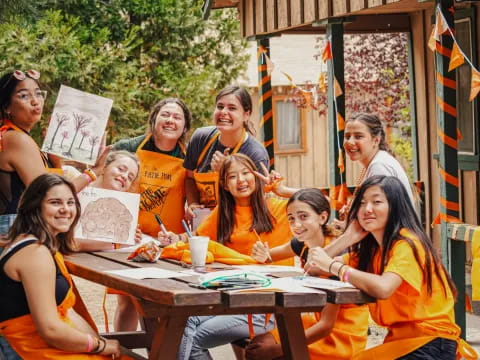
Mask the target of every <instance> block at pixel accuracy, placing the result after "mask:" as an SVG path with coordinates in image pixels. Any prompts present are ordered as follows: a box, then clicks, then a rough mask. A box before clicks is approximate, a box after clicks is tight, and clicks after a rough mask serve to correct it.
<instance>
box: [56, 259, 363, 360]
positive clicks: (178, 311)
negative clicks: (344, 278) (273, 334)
mask: <svg viewBox="0 0 480 360" xmlns="http://www.w3.org/2000/svg"><path fill="white" fill-rule="evenodd" d="M126 258H127V254H125V253H118V252H95V253H78V254H74V255H69V256H66V257H65V262H66V265H67V267H68V270H69V271H70V273H71V274H72V275H75V276H79V277H81V278H84V279H86V280H90V281H93V282H95V283H98V284H102V285H105V286H108V287H110V288H113V289H116V290H121V291H124V292H126V293H128V294H130V295H131V296H132V297H133V300H134V303H135V306H136V308H137V311H138V312H139V314H140V316H141V325H142V331H135V332H121V333H109V334H104V335H105V336H106V337H109V338H116V339H118V340H119V341H120V343H121V344H122V346H124V347H125V348H128V349H136V348H147V349H148V350H149V357H148V358H149V359H164V360H167V359H172V360H173V359H176V355H177V351H178V346H179V344H180V341H181V338H182V335H183V331H184V328H185V324H186V322H187V319H188V317H189V316H192V315H233V314H267V313H273V314H275V318H276V321H277V326H278V329H279V333H280V337H281V341H282V347H283V351H284V354H285V358H286V359H308V358H309V356H308V349H307V345H306V340H305V334H304V331H303V325H302V321H301V313H302V312H319V311H321V310H322V308H323V306H324V305H325V304H326V302H330V303H335V304H363V303H366V302H368V301H371V298H370V297H368V296H367V295H365V294H364V293H362V292H361V291H360V290H358V289H352V288H345V289H336V290H324V291H322V290H318V291H317V292H315V293H286V292H254V291H252V292H229V291H218V290H210V289H197V288H193V287H191V286H189V283H197V278H198V277H197V276H188V277H178V278H173V279H145V280H136V279H132V278H127V277H123V276H119V275H113V274H110V273H105V271H106V270H120V269H129V268H139V267H159V268H162V269H166V270H174V271H181V270H185V268H182V266H181V264H180V263H179V262H178V261H174V260H162V259H161V260H159V261H157V262H156V263H139V262H132V261H128V260H126ZM214 266H215V267H217V266H218V267H225V269H228V268H231V267H229V266H228V265H222V264H214ZM292 275H298V273H291V272H290V273H276V274H275V276H277V277H278V276H280V277H283V276H292ZM300 329H302V331H300Z"/></svg>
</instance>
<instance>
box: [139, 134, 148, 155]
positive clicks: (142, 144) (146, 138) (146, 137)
mask: <svg viewBox="0 0 480 360" xmlns="http://www.w3.org/2000/svg"><path fill="white" fill-rule="evenodd" d="M151 137H152V134H148V135H147V136H145V139H143V141H142V142H141V143H140V145H139V146H138V148H137V151H138V150H142V149H143V146H144V145H145V144H146V142H147V141H148V140H150V138H151Z"/></svg>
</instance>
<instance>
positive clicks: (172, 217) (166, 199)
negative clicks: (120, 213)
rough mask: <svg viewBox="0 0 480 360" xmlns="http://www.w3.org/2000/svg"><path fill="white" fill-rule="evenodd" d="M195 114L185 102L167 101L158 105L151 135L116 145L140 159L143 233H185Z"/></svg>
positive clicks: (151, 123) (153, 115) (151, 115)
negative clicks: (186, 164) (187, 141)
mask: <svg viewBox="0 0 480 360" xmlns="http://www.w3.org/2000/svg"><path fill="white" fill-rule="evenodd" d="M190 124H191V114H190V111H189V110H188V108H187V106H186V105H185V103H184V102H183V101H181V100H180V99H177V98H167V99H163V100H161V101H159V102H158V103H157V104H155V105H154V107H153V108H152V111H151V113H150V117H149V126H150V131H149V134H147V135H143V136H139V137H136V138H133V139H125V140H121V141H119V142H118V143H116V144H114V146H113V147H114V149H116V150H127V151H130V152H135V153H136V154H137V156H138V158H139V159H140V173H139V180H138V184H137V185H138V188H137V192H138V193H139V194H140V213H139V219H138V222H139V225H140V229H141V230H142V232H144V233H146V234H148V235H150V236H153V237H155V238H156V237H157V234H158V232H159V231H160V227H159V225H158V224H157V222H156V221H155V215H158V216H160V218H161V219H162V221H163V223H164V224H165V227H166V228H167V229H168V230H170V231H174V232H181V231H182V224H181V221H182V219H183V217H184V214H185V210H184V209H185V187H184V186H185V169H184V168H183V158H184V156H185V148H184V146H183V140H184V137H185V135H186V133H187V132H188V130H189V129H190Z"/></svg>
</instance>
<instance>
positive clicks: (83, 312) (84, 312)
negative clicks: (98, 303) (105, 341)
mask: <svg viewBox="0 0 480 360" xmlns="http://www.w3.org/2000/svg"><path fill="white" fill-rule="evenodd" d="M72 291H73V293H74V294H75V305H73V310H75V312H76V313H77V314H78V315H80V316H81V317H82V318H83V319H84V320H85V321H86V322H87V323H88V325H90V326H91V327H92V329H93V330H95V331H96V332H97V333H98V328H97V325H96V324H95V321H94V320H93V318H92V316H91V315H90V313H89V312H88V309H87V307H86V306H85V303H84V302H83V299H82V297H81V296H80V293H79V292H78V289H77V286H76V285H75V283H74V282H73V281H72Z"/></svg>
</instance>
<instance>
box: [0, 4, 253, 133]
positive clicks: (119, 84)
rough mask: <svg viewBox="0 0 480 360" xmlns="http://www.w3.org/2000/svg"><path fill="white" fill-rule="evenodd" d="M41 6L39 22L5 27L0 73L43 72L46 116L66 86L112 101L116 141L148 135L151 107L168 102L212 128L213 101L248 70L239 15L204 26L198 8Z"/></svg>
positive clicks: (214, 17)
mask: <svg viewBox="0 0 480 360" xmlns="http://www.w3.org/2000/svg"><path fill="white" fill-rule="evenodd" d="M35 3H36V6H37V8H36V13H35V15H33V13H24V14H21V15H19V16H17V17H16V18H15V19H13V20H9V21H6V22H4V23H3V24H0V68H1V69H5V70H12V69H17V68H22V69H29V68H34V69H36V70H38V71H40V72H41V73H42V78H41V80H42V82H43V84H44V85H45V86H46V87H47V90H49V92H50V93H52V95H51V96H49V99H48V101H47V104H46V109H45V110H44V113H47V114H48V113H49V112H51V110H52V107H53V102H54V99H55V97H56V93H57V91H58V89H59V86H60V84H65V85H68V86H71V87H74V88H77V89H80V90H84V91H88V92H91V93H95V94H98V95H102V96H105V97H109V98H112V99H114V105H113V109H112V119H111V122H110V125H114V126H112V127H111V128H110V135H111V137H112V140H116V139H118V138H125V137H131V136H134V135H138V134H140V133H142V132H144V130H145V125H146V122H147V116H148V112H149V109H150V107H151V106H152V105H153V104H154V103H155V102H157V101H158V100H160V99H161V98H164V97H167V96H176V97H180V98H182V99H183V100H184V101H185V102H186V103H187V104H188V105H189V107H190V109H191V110H192V113H193V115H194V125H196V126H198V125H202V124H204V123H206V122H208V121H209V119H210V114H211V111H212V108H213V100H214V95H215V93H216V92H217V91H218V90H219V89H221V88H222V87H224V86H226V85H227V84H229V83H230V82H231V81H233V80H234V79H236V78H237V77H238V76H239V74H240V73H241V72H242V71H243V70H244V68H245V66H246V60H247V55H245V52H244V50H245V47H246V43H245V41H244V40H243V39H241V37H240V33H239V30H238V26H239V24H238V19H236V14H235V12H234V11H233V10H231V11H230V10H227V11H213V12H212V13H211V16H210V19H209V20H208V21H204V20H203V19H202V17H201V4H202V1H200V0H110V1H97V0H64V1H57V0H38V1H37V2H35ZM0 13H1V11H0ZM38 14H40V15H38ZM37 15H38V16H37ZM43 125H45V123H44V124H43Z"/></svg>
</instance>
